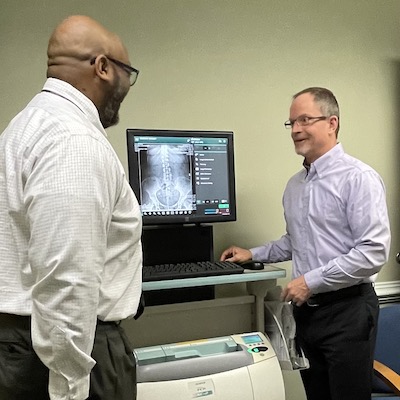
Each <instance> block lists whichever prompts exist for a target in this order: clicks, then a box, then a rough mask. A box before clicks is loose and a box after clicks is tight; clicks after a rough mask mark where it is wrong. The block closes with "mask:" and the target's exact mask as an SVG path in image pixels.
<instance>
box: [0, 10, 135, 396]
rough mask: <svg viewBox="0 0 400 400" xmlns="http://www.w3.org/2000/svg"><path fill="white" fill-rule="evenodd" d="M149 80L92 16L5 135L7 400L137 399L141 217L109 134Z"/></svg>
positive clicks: (74, 30) (1, 314) (55, 41)
mask: <svg viewBox="0 0 400 400" xmlns="http://www.w3.org/2000/svg"><path fill="white" fill-rule="evenodd" d="M138 72H139V71H138V70H136V69H135V68H133V67H132V66H131V65H130V62H129V57H128V52H127V50H126V48H125V46H124V45H123V43H122V42H121V40H120V38H119V37H118V36H116V35H115V34H113V33H111V32H109V31H108V30H106V29H105V28H104V27H103V26H102V25H100V24H99V23H98V22H96V21H94V20H93V19H91V18H89V17H86V16H71V17H69V18H67V19H66V20H64V21H63V22H62V23H61V24H60V25H59V26H58V27H57V28H56V29H55V31H54V32H53V34H52V36H51V38H50V41H49V46H48V70H47V78H48V79H47V81H46V82H45V85H44V87H43V90H42V91H41V93H39V94H38V95H36V96H35V97H34V98H33V99H32V101H31V102H30V103H29V104H28V105H27V107H26V108H25V109H24V110H23V111H21V112H20V113H19V114H18V115H17V116H16V117H15V118H14V119H13V120H12V121H11V122H10V124H9V126H8V127H7V128H6V130H5V131H4V132H3V134H2V135H1V136H0V259H1V268H0V349H1V351H0V399H10V400H11V399H12V400H19V399H21V400H22V399H23V400H28V399H29V400H35V399H37V400H45V399H51V400H67V399H68V400H69V399H71V400H72V399H73V400H83V399H87V398H88V399H91V400H95V399H96V400H97V399H104V400H128V399H129V400H131V399H135V398H136V371H135V360H134V358H133V355H132V347H131V345H130V343H129V341H128V340H127V338H126V335H125V334H124V332H123V330H122V328H121V326H120V321H121V320H123V319H126V318H132V317H134V316H135V315H136V314H137V310H138V306H139V301H140V294H141V283H142V282H141V279H142V278H141V277H142V271H141V268H142V251H141V240H140V238H141V229H142V223H141V215H140V211H139V205H138V202H137V200H136V198H135V196H134V194H133V192H132V190H131V188H130V187H129V184H128V182H127V180H126V177H125V174H124V169H123V167H122V165H121V163H120V161H119V160H118V157H117V155H116V154H115V152H114V150H113V149H112V147H111V145H110V143H109V142H108V140H107V135H106V132H105V130H104V129H105V128H108V127H109V126H112V125H115V124H116V123H117V122H118V119H119V108H120V105H121V102H122V101H123V99H124V98H125V96H126V95H127V93H128V91H129V89H130V87H131V86H132V85H133V84H134V83H135V81H136V78H137V75H138Z"/></svg>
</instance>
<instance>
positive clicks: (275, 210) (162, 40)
mask: <svg viewBox="0 0 400 400" xmlns="http://www.w3.org/2000/svg"><path fill="white" fill-rule="evenodd" d="M78 13H80V14H87V15H90V16H92V17H94V18H96V19H98V20H99V21H100V22H102V23H104V24H105V25H106V26H107V27H108V28H109V29H111V30H113V31H115V32H117V33H118V34H119V35H120V36H121V37H122V38H123V39H124V41H125V43H126V45H127V47H128V49H129V51H130V55H131V61H132V64H133V65H134V66H135V67H137V68H139V69H140V76H139V80H138V83H137V85H136V86H135V87H134V88H133V90H132V91H131V93H130V94H129V95H128V97H127V99H126V100H125V102H124V104H123V106H122V109H121V122H120V124H119V125H118V126H117V127H114V128H111V129H110V130H109V137H110V141H111V142H112V144H113V145H114V147H115V148H116V150H117V152H118V154H119V156H120V158H121V160H122V162H123V164H124V166H125V167H126V144H125V129H126V128H127V127H142V128H160V129H168V128H170V129H194V130H195V129H210V130H214V129H215V130H219V129H221V130H233V131H234V132H235V149H236V172H237V182H236V186H237V197H238V221H237V222H234V223H226V224H220V225H217V224H216V225H215V229H214V235H215V253H216V255H217V256H218V255H219V253H220V251H221V250H222V249H223V248H224V247H225V246H227V245H229V244H231V243H236V244H238V245H242V246H252V245H256V244H260V243H261V242H263V241H267V240H271V239H275V238H278V237H280V235H281V234H282V233H283V232H284V221H283V216H282V207H281V196H282V192H283V189H284V187H285V184H286V181H287V180H288V178H289V177H290V176H291V175H292V174H293V173H295V172H296V171H297V170H298V169H299V168H300V166H301V162H302V159H301V158H300V157H298V156H296V155H295V153H294V151H293V146H292V143H291V139H290V134H289V131H286V130H285V129H284V128H283V122H284V121H285V120H286V119H287V118H288V107H289V105H290V101H291V95H292V94H293V93H295V92H296V91H298V90H301V89H303V88H305V87H308V86H315V85H318V86H326V87H328V88H330V89H332V90H333V91H334V92H335V94H336V95H337V97H338V100H339V102H340V104H341V110H342V114H341V116H342V119H341V132H340V140H341V142H342V143H343V145H344V147H345V149H346V150H347V151H348V152H349V153H350V154H352V155H354V156H356V157H358V158H360V159H362V160H364V161H365V162H367V163H369V164H370V165H372V166H373V167H374V168H375V169H376V170H377V171H378V172H379V173H380V174H381V175H382V177H383V179H384V181H385V183H386V186H387V195H388V206H389V212H390V218H391V223H392V232H393V240H392V243H393V246H392V251H391V256H390V260H389V263H388V264H387V266H386V267H385V268H384V269H383V270H382V272H381V274H380V276H379V280H380V281H396V280H400V266H398V265H397V264H396V263H395V254H396V253H397V251H398V250H400V243H399V242H400V241H399V235H400V223H399V218H398V204H399V200H400V199H399V190H398V187H399V180H400V172H399V166H400V165H399V164H400V162H399V148H400V146H399V138H398V136H399V126H400V117H399V115H400V3H399V1H398V0H385V1H377V0H375V1H373V0H369V1H364V0H355V1H348V0H335V1H333V0H324V1H321V0H302V1H296V0H116V1H115V2H110V1H105V0H85V1H82V0H68V1H65V0H33V1H28V0H0V40H1V44H0V60H1V67H2V68H1V75H0V89H1V97H0V110H1V112H0V131H2V130H3V129H4V127H5V126H6V125H7V123H8V122H9V120H10V119H11V118H12V117H13V116H14V115H15V114H16V113H17V112H18V111H19V110H20V109H21V108H22V107H23V106H24V105H25V104H26V103H27V101H28V100H29V99H30V98H31V97H32V96H33V95H34V94H35V93H36V92H38V91H39V90H40V89H41V87H42V85H43V82H44V80H45V69H46V46H47V40H48V37H49V35H50V33H51V31H52V30H53V28H54V26H55V25H56V24H57V23H58V22H60V20H62V19H63V18H64V17H66V16H68V15H70V14H78ZM284 266H285V268H287V269H288V271H289V270H290V264H289V263H287V264H285V265H284ZM282 283H284V282H282ZM289 379H291V378H289ZM294 379H297V378H296V377H295V378H294ZM294 391H297V389H294ZM289 397H290V396H289ZM293 398H296V395H294V397H293ZM296 399H297V400H299V397H298V396H297V398H296Z"/></svg>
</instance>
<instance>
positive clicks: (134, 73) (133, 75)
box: [90, 56, 139, 86]
mask: <svg viewBox="0 0 400 400" xmlns="http://www.w3.org/2000/svg"><path fill="white" fill-rule="evenodd" d="M106 57H107V58H108V59H109V60H110V61H111V62H113V63H114V64H115V65H117V66H118V67H120V68H122V69H123V70H124V71H125V72H127V73H128V74H129V82H130V86H133V85H134V84H135V83H136V81H137V78H138V76H139V70H138V69H136V68H133V67H131V66H130V65H128V64H125V63H123V62H122V61H119V60H116V59H115V58H112V57H109V56H106ZM95 61H96V57H94V58H92V59H91V60H90V64H92V65H93V64H94V63H95Z"/></svg>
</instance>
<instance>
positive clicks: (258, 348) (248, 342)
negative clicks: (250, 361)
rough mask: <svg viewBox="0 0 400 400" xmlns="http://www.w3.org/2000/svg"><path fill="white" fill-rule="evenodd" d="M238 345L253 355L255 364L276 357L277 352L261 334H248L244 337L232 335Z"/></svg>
mask: <svg viewBox="0 0 400 400" xmlns="http://www.w3.org/2000/svg"><path fill="white" fill-rule="evenodd" d="M232 338H233V339H234V340H235V342H236V343H238V344H240V345H241V346H242V348H244V349H246V350H247V351H248V352H249V353H251V354H252V355H253V358H254V362H257V361H262V360H264V359H265V358H269V357H272V356H275V352H274V350H273V349H272V346H271V344H270V342H269V340H268V339H267V337H266V336H265V335H264V334H263V333H261V332H252V333H246V334H243V335H232Z"/></svg>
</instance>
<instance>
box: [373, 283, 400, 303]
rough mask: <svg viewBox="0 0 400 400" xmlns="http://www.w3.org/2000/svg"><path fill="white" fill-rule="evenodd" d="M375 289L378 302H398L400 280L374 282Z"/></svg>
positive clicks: (399, 299) (399, 297)
mask: <svg viewBox="0 0 400 400" xmlns="http://www.w3.org/2000/svg"><path fill="white" fill-rule="evenodd" d="M375 291H376V294H377V295H378V297H379V302H380V303H399V302H400V281H391V282H376V283H375Z"/></svg>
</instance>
